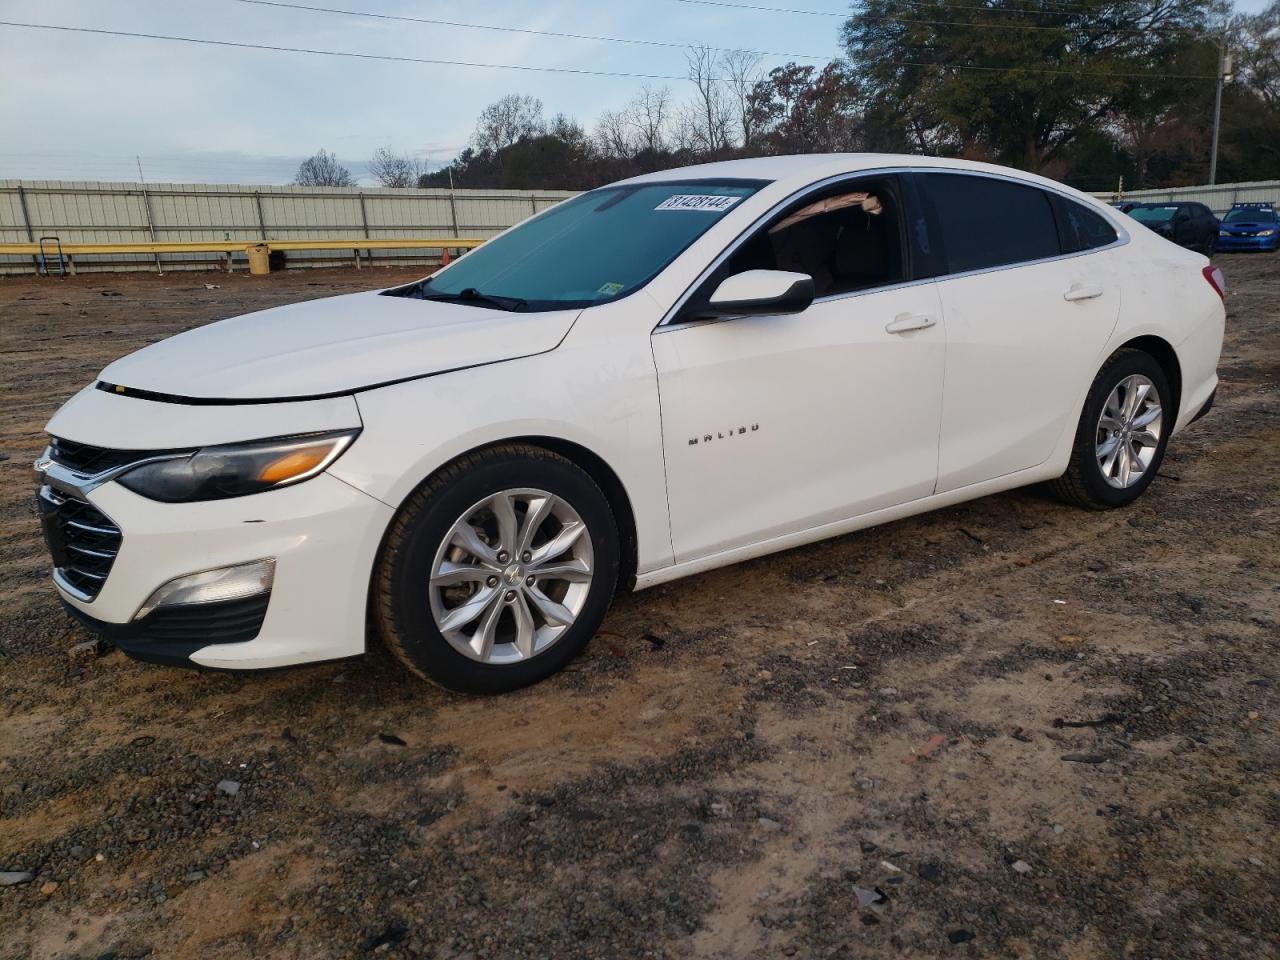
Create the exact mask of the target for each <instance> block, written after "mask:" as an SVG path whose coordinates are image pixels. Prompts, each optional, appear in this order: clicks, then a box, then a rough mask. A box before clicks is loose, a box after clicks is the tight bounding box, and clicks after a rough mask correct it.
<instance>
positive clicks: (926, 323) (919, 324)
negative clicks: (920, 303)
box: [884, 313, 938, 333]
mask: <svg viewBox="0 0 1280 960" xmlns="http://www.w3.org/2000/svg"><path fill="white" fill-rule="evenodd" d="M937 322H938V318H937V317H934V316H930V315H929V314H927V313H900V314H898V315H897V316H896V317H894V318H893V319H892V320H890V321H889V322H888V323H886V324H885V325H884V331H885V333H906V332H908V331H910V330H923V329H925V328H926V327H932V326H933V325H934V324H935V323H937Z"/></svg>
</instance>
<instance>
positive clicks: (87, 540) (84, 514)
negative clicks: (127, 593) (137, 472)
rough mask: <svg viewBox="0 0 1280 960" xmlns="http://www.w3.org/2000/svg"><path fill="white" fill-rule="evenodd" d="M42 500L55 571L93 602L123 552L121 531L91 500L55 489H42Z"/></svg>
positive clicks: (43, 526)
mask: <svg viewBox="0 0 1280 960" xmlns="http://www.w3.org/2000/svg"><path fill="white" fill-rule="evenodd" d="M38 499H39V505H40V524H41V527H42V529H43V530H44V538H45V542H46V543H47V544H48V545H49V552H50V553H52V554H53V567H54V571H55V572H56V573H57V574H58V576H59V577H60V578H61V579H62V580H63V581H64V582H65V583H66V584H67V585H68V586H70V587H71V588H72V589H73V590H75V591H76V592H78V593H79V594H80V595H81V596H82V597H83V598H84V599H85V600H92V599H93V598H94V597H96V596H97V595H98V592H99V591H100V590H101V589H102V585H103V583H105V582H106V579H107V575H108V574H109V573H110V572H111V565H112V564H113V563H115V560H116V554H118V553H119V552H120V541H121V539H122V538H121V534H120V528H119V527H117V526H116V525H115V524H114V523H112V522H111V519H110V518H109V517H107V516H106V514H104V513H102V511H100V510H99V509H98V508H97V507H95V506H93V504H91V503H89V502H88V501H86V500H79V499H77V498H75V497H74V496H71V495H69V494H65V493H62V492H60V491H57V490H54V489H52V488H51V487H48V486H45V487H41V488H40V494H39V498H38Z"/></svg>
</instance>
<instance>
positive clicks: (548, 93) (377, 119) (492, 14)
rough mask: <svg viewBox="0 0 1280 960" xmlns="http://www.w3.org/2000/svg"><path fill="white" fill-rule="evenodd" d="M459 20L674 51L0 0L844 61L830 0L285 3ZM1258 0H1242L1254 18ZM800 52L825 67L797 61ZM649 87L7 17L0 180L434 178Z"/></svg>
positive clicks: (536, 59) (140, 4) (481, 56)
mask: <svg viewBox="0 0 1280 960" xmlns="http://www.w3.org/2000/svg"><path fill="white" fill-rule="evenodd" d="M286 2H292V3H298V4H303V5H306V6H313V7H328V8H332V9H341V10H349V11H362V12H365V13H378V14H388V15H394V16H407V17H423V18H430V19H435V20H448V21H452V22H454V23H460V22H461V23H467V24H487V25H491V26H502V27H518V28H523V29H532V30H544V31H557V32H562V33H576V34H592V35H597V36H609V37H617V38H626V39H629V40H647V41H660V42H662V43H673V44H677V46H672V47H664V46H652V45H641V44H634V43H632V44H625V43H610V42H603V41H598V40H581V39H569V38H559V37H556V38H552V37H543V36H535V35H531V34H521V33H509V32H500V31H495V30H485V29H474V28H468V27H464V26H445V25H439V24H424V23H407V22H403V21H396V20H386V19H378V18H370V17H362V16H346V15H341V14H334V13H325V12H315V11H308V10H299V9H289V8H285V7H281V6H273V5H270V4H265V3H261V2H257V3H248V2H244V0H41V2H39V3H35V2H32V0H0V20H3V21H15V22H19V23H40V24H55V25H65V26H75V27H89V28H96V29H101V30H116V31H128V32H141V33H152V34H168V35H175V36H186V37H199V38H206V39H213V40H221V41H229V42H241V43H252V44H263V45H276V46H291V47H309V48H313V49H327V50H342V51H352V52H359V53H374V54H382V55H390V56H397V57H411V58H420V59H432V60H453V61H460V60H461V61H473V62H484V63H491V64H510V65H525V66H540V67H558V68H568V69H576V70H587V71H591V70H596V71H611V72H621V73H635V74H658V75H669V76H672V77H675V78H677V79H672V80H651V81H647V82H650V83H652V84H653V85H655V86H661V85H663V84H666V85H668V86H670V87H671V89H672V91H673V93H674V94H675V95H676V96H677V97H678V98H681V99H683V98H684V97H686V96H687V95H688V94H689V93H690V92H691V88H690V85H689V83H688V81H687V80H682V79H678V78H680V77H683V76H684V74H685V70H686V64H685V56H684V50H683V48H682V47H681V46H679V45H683V44H691V43H698V42H701V43H707V44H709V45H711V46H715V47H727V48H733V47H742V48H748V49H755V50H764V51H771V52H774V53H775V54H777V55H770V56H766V57H764V58H763V60H762V65H763V66H764V68H765V69H768V68H771V67H773V66H777V65H779V64H782V63H785V62H787V60H790V59H794V60H797V62H802V63H803V62H813V63H815V64H819V65H820V64H821V63H823V62H825V61H826V60H828V59H830V58H832V57H835V56H837V55H838V54H839V52H840V51H839V45H838V31H839V27H840V24H841V17H842V16H843V13H844V11H846V10H847V9H848V6H847V4H846V3H843V2H838V0H788V2H781V0H776V2H775V0H736V2H742V3H752V2H754V3H758V4H762V5H765V6H776V7H794V8H803V9H806V10H811V11H820V12H825V13H829V14H832V15H829V16H827V15H817V14H801V13H774V12H764V11H754V10H747V9H741V8H737V9H735V8H733V7H731V6H728V5H725V4H721V3H716V2H700V0H636V2H620V0H614V2H599V0H597V2H591V0H549V2H539V3H529V2H526V3H516V2H510V0H494V2H478V3H459V2H457V0H447V2H446V0H286ZM1265 3H1266V0H1240V2H1238V3H1237V9H1238V10H1240V11H1243V12H1254V11H1256V10H1259V9H1261V8H1262V7H1263V6H1264V5H1265ZM803 56H808V57H812V58H814V59H812V60H810V61H806V60H804V59H803V58H802V57H803ZM645 82H646V81H645V80H642V79H638V78H628V77H611V76H590V75H573V74H562V73H542V72H528V71H517V70H508V69H486V68H480V67H468V66H456V65H439V64H425V63H407V62H402V63H389V62H384V61H377V60H361V59H350V58H338V57H328V56H316V55H308V54H300V53H287V52H269V51H264V50H251V49H240V48H234V47H220V46H205V45H198V44H188V43H175V42H170V41H162V40H152V39H137V38H131V37H118V36H104V35H94V34H82V33H69V32H61V31H50V30H30V29H22V28H17V27H9V26H0V131H3V136H0V179H10V178H21V179H75V180H130V181H136V180H137V179H138V177H139V172H138V166H139V158H140V160H141V167H142V175H143V177H144V178H145V179H146V180H147V181H149V182H153V183H156V182H202V183H261V184H270V183H287V182H288V181H289V180H291V179H292V178H293V175H294V172H295V171H296V169H297V166H298V163H299V162H300V161H301V159H303V158H304V157H306V156H308V155H310V154H311V153H313V152H315V151H316V150H318V149H320V148H324V149H327V150H329V151H330V152H332V153H335V154H337V156H338V158H339V159H340V160H341V161H342V162H343V163H344V164H345V165H346V166H347V167H348V168H349V169H350V170H351V172H352V173H353V174H354V175H356V176H357V177H359V179H360V180H361V182H363V183H366V184H372V183H373V181H372V180H371V179H370V178H368V176H367V174H366V172H365V170H364V164H365V162H366V161H367V159H368V158H369V157H370V156H371V155H372V153H373V151H374V150H376V149H377V148H379V147H383V146H388V147H390V148H391V149H392V150H394V151H395V152H397V153H406V154H411V155H413V156H416V157H418V158H420V159H421V160H424V161H425V162H427V163H428V164H429V165H431V166H432V167H438V166H440V165H442V164H443V163H445V162H447V161H448V160H449V159H451V158H452V157H453V156H454V155H455V154H456V153H457V152H458V151H459V150H460V149H461V148H462V147H463V146H464V145H465V144H466V142H467V139H468V138H469V136H470V134H471V131H472V128H473V127H474V124H475V118H476V115H477V114H478V113H479V112H480V110H481V109H482V108H483V107H484V106H485V105H486V104H488V103H490V102H492V101H494V100H496V99H498V98H499V97H501V96H503V95H504V94H507V93H522V94H531V95H533V96H535V97H538V98H539V99H541V100H542V102H543V104H544V110H545V113H546V114H547V115H548V116H550V115H552V114H555V113H559V112H563V113H566V114H568V115H569V116H571V117H574V118H576V119H577V120H578V121H579V122H581V123H582V124H583V125H584V126H585V127H587V129H588V130H590V129H591V128H592V127H593V126H594V123H595V118H596V117H597V116H598V115H599V114H600V112H601V111H603V110H609V109H617V108H619V107H621V106H622V105H623V104H625V103H626V101H627V100H629V99H630V98H631V96H632V95H633V94H634V93H635V92H636V90H638V89H639V87H640V85H641V84H642V83H645Z"/></svg>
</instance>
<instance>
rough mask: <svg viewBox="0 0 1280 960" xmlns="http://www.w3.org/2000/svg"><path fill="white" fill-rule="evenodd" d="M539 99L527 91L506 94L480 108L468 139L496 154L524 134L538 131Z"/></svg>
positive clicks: (481, 148)
mask: <svg viewBox="0 0 1280 960" xmlns="http://www.w3.org/2000/svg"><path fill="white" fill-rule="evenodd" d="M545 126H546V125H545V124H544V123H543V120H542V101H541V100H539V99H538V98H537V97H531V96H528V95H527V94H518V93H509V94H507V95H506V96H505V97H503V98H502V99H500V100H495V101H494V102H493V103H491V104H489V105H488V106H487V107H485V108H484V109H483V110H481V111H480V118H479V119H478V120H477V121H476V130H475V133H473V134H472V135H471V142H472V144H473V145H474V146H475V148H476V149H477V150H479V151H480V152H482V153H483V152H484V151H485V150H488V151H491V152H493V153H497V152H498V151H499V150H502V149H504V148H505V147H509V146H511V145H512V144H514V143H518V142H519V141H520V140H522V139H523V138H525V137H533V136H537V135H538V134H540V133H542V132H543V130H544V128H545Z"/></svg>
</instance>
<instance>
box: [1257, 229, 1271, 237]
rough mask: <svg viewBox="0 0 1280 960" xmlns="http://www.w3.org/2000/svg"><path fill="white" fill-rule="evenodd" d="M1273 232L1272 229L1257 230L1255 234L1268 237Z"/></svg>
mask: <svg viewBox="0 0 1280 960" xmlns="http://www.w3.org/2000/svg"><path fill="white" fill-rule="evenodd" d="M1273 233H1275V231H1274V230H1259V231H1258V233H1257V236H1259V237H1269V236H1271V235H1272V234H1273Z"/></svg>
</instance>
